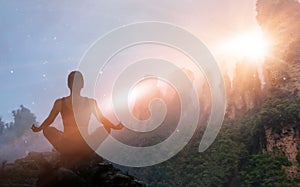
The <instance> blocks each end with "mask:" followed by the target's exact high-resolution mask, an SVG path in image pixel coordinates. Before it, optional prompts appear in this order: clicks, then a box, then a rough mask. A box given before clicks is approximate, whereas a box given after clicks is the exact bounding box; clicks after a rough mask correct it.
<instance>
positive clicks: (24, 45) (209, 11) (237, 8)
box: [0, 0, 256, 121]
mask: <svg viewBox="0 0 300 187" xmlns="http://www.w3.org/2000/svg"><path fill="white" fill-rule="evenodd" d="M254 8H255V1H254V0H197V1H196V0H195V1H192V0H187V1H173V0H168V1H166V0H152V1H140V0H110V1H104V0H103V1H76V0H75V1H58V0H57V1H39V0H34V1H33V0H29V1H17V0H16V1H14V0H12V1H4V0H3V1H0V30H1V34H0V64H1V66H0V83H1V86H2V87H1V92H0V99H1V105H0V116H1V117H2V118H4V120H5V121H9V120H11V111H12V110H14V109H17V108H18V106H19V105H21V104H23V105H25V106H26V107H28V108H30V109H31V110H32V111H33V112H34V113H35V114H36V115H37V117H38V120H39V121H42V120H43V119H44V118H45V117H46V116H47V113H48V111H49V110H50V109H51V107H52V104H53V102H54V100H55V99H56V98H58V97H62V96H64V95H66V94H68V89H67V87H66V77H67V75H68V72H69V71H71V70H74V69H76V68H77V66H78V64H79V62H80V59H81V57H82V56H83V54H84V52H85V51H86V50H87V49H88V47H89V46H90V45H91V44H92V43H93V42H94V41H95V40H96V39H97V38H99V37H100V36H102V35H103V34H105V33H107V32H109V31H110V30H112V29H114V28H116V27H119V26H122V25H125V24H130V23H133V22H139V21H164V22H170V23H174V24H177V25H179V26H182V27H184V28H186V29H187V30H188V31H190V32H191V33H193V34H195V35H196V36H198V37H199V38H200V39H201V40H202V41H204V42H205V43H206V44H207V45H208V47H209V48H213V46H214V44H215V43H217V42H218V41H219V40H220V39H221V38H223V37H226V36H227V35H230V34H232V33H234V32H239V31H240V30H245V29H248V28H251V27H254V26H255V24H256V23H255V21H254V20H255V11H254Z"/></svg>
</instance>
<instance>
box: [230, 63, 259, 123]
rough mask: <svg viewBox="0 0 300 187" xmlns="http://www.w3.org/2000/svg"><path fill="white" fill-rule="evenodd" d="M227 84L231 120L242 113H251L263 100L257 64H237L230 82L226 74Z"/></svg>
mask: <svg viewBox="0 0 300 187" xmlns="http://www.w3.org/2000/svg"><path fill="white" fill-rule="evenodd" d="M224 77H225V78H224V79H225V84H226V90H227V101H228V105H227V116H228V117H229V118H231V119H233V118H235V117H237V116H238V115H239V114H240V113H243V112H246V111H249V110H251V109H253V108H255V107H257V106H258V105H259V103H260V101H261V98H262V85H261V81H260V79H259V75H258V69H257V66H256V65H255V64H251V63H247V62H246V63H244V62H239V63H237V65H236V67H235V71H234V75H233V80H232V81H230V79H229V77H228V75H226V74H225V76H224Z"/></svg>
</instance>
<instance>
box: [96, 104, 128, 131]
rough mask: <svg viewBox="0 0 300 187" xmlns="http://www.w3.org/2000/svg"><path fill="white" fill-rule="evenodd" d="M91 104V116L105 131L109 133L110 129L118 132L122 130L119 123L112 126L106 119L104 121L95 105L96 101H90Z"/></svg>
mask: <svg viewBox="0 0 300 187" xmlns="http://www.w3.org/2000/svg"><path fill="white" fill-rule="evenodd" d="M91 102H92V103H91V104H92V112H93V114H94V115H95V116H96V118H97V120H98V121H99V122H100V123H102V124H103V126H104V127H105V129H106V130H107V131H109V132H110V129H116V130H119V129H122V128H123V125H122V124H121V123H119V124H118V125H116V126H115V125H114V124H113V123H111V122H110V121H109V120H108V119H106V118H105V117H104V116H103V114H102V113H101V111H100V109H99V107H98V104H97V101H96V100H94V99H92V100H91Z"/></svg>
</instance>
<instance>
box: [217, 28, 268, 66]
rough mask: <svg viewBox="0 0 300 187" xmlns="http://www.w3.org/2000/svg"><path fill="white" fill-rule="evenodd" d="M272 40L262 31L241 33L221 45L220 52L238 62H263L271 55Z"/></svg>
mask: <svg viewBox="0 0 300 187" xmlns="http://www.w3.org/2000/svg"><path fill="white" fill-rule="evenodd" d="M269 46H270V40H269V39H268V38H267V37H265V36H264V35H263V33H262V31H261V30H256V31H252V32H247V33H240V34H237V35H236V36H234V37H231V38H229V39H227V40H225V41H224V42H223V43H222V44H221V48H220V51H221V52H222V53H224V54H226V55H227V56H230V57H232V58H234V59H237V60H243V59H247V60H252V62H263V60H264V59H265V57H266V56H268V53H269Z"/></svg>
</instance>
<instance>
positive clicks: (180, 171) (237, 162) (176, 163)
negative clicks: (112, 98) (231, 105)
mask: <svg viewBox="0 0 300 187" xmlns="http://www.w3.org/2000/svg"><path fill="white" fill-rule="evenodd" d="M299 114H300V102H299V99H298V98H297V97H295V96H294V95H293V94H290V93H286V92H282V91H278V92H274V93H273V94H272V95H271V96H270V97H269V98H267V99H266V100H264V102H263V103H262V107H261V108H257V109H254V110H252V111H249V112H247V113H244V114H241V115H240V116H239V117H237V118H236V119H234V120H230V119H225V121H224V123H223V125H222V129H221V131H220V133H219V134H218V137H217V139H216V140H215V142H214V143H213V145H212V146H211V147H210V148H209V149H208V150H206V151H205V152H203V153H199V152H198V146H199V141H200V139H201V132H200V133H199V132H198V133H196V136H195V137H193V139H192V140H191V142H190V143H189V145H188V146H187V147H186V148H185V149H184V150H182V151H181V152H180V153H179V154H178V155H176V156H175V157H174V158H172V159H170V160H168V161H166V162H164V163H162V164H159V165H156V166H151V167H148V168H143V169H139V170H137V169H130V170H129V171H130V173H131V174H133V175H135V176H137V177H138V178H140V179H141V180H143V181H146V182H148V184H149V186H200V187H201V186H295V184H294V183H295V182H296V180H297V179H295V180H294V181H290V180H288V178H287V176H286V175H285V173H284V171H283V169H282V166H289V165H291V163H289V162H288V161H287V159H286V158H284V157H280V156H276V155H269V154H261V150H262V149H263V148H265V145H266V137H265V126H269V127H272V128H274V127H275V128H278V129H281V128H282V127H283V126H284V125H294V126H295V125H297V124H300V118H299V116H300V115H299ZM202 130H203V129H202ZM299 157H300V156H299Z"/></svg>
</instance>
